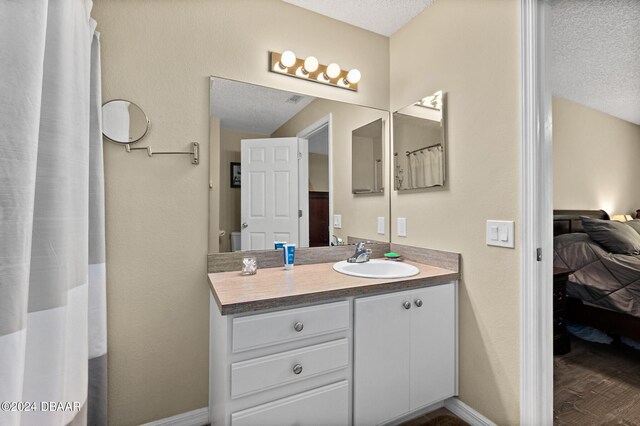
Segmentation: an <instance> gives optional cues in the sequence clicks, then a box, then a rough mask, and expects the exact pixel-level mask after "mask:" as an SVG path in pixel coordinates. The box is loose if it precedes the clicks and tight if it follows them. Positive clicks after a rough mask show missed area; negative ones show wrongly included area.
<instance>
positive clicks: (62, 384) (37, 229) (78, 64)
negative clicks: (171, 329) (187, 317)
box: [0, 0, 107, 425]
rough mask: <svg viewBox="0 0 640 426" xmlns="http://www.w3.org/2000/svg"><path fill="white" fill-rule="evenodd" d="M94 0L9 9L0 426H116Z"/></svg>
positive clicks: (2, 155) (0, 243)
mask: <svg viewBox="0 0 640 426" xmlns="http://www.w3.org/2000/svg"><path fill="white" fill-rule="evenodd" d="M91 5H92V4H91V2H90V1H87V0H49V1H47V0H37V1H36V0H33V1H31V0H30V1H1V2H0V43H1V48H0V404H2V407H0V408H1V409H0V424H1V425H66V424H73V425H76V424H77V425H81V424H91V425H101V424H106V353H107V346H106V290H105V267H104V265H105V263H104V261H105V260H104V255H105V254H104V189H103V170H102V137H101V133H102V132H101V128H100V104H101V96H100V62H99V42H98V35H97V33H96V32H95V22H94V21H93V20H91V18H90V15H89V14H90V11H91Z"/></svg>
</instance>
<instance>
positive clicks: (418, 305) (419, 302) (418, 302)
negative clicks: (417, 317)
mask: <svg viewBox="0 0 640 426" xmlns="http://www.w3.org/2000/svg"><path fill="white" fill-rule="evenodd" d="M413 303H415V304H416V306H417V307H418V308H419V307H421V306H422V300H420V299H416V300H415V302H413Z"/></svg>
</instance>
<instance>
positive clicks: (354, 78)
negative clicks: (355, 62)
mask: <svg viewBox="0 0 640 426" xmlns="http://www.w3.org/2000/svg"><path fill="white" fill-rule="evenodd" d="M361 77H362V75H360V71H358V70H357V69H355V68H354V69H352V70H350V71H349V73H348V74H347V81H348V82H349V83H352V84H356V83H357V82H359V81H360V78H361Z"/></svg>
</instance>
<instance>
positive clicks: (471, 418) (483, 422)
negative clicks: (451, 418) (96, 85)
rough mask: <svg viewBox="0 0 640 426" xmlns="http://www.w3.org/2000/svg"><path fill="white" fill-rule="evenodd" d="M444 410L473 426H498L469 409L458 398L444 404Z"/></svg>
mask: <svg viewBox="0 0 640 426" xmlns="http://www.w3.org/2000/svg"><path fill="white" fill-rule="evenodd" d="M444 408H446V409H447V410H449V411H451V412H452V413H453V414H455V415H456V416H458V417H460V418H461V419H462V420H464V421H465V422H467V423H469V424H470V425H471V426H496V424H495V423H494V422H492V421H491V420H489V419H488V418H486V417H485V416H483V415H482V414H480V413H478V412H477V411H476V410H474V409H473V408H471V407H469V406H468V405H467V404H465V403H464V402H462V401H460V400H459V399H458V398H456V397H453V398H449V399H447V400H446V401H445V402H444Z"/></svg>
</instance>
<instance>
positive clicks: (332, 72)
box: [325, 62, 340, 78]
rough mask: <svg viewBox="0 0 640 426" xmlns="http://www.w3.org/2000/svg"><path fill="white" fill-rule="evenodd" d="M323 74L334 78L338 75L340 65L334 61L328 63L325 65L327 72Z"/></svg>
mask: <svg viewBox="0 0 640 426" xmlns="http://www.w3.org/2000/svg"><path fill="white" fill-rule="evenodd" d="M325 74H327V77H329V78H336V77H337V76H339V75H340V65H338V64H336V63H335V62H334V63H331V64H329V66H327V72H326V73H325Z"/></svg>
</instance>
